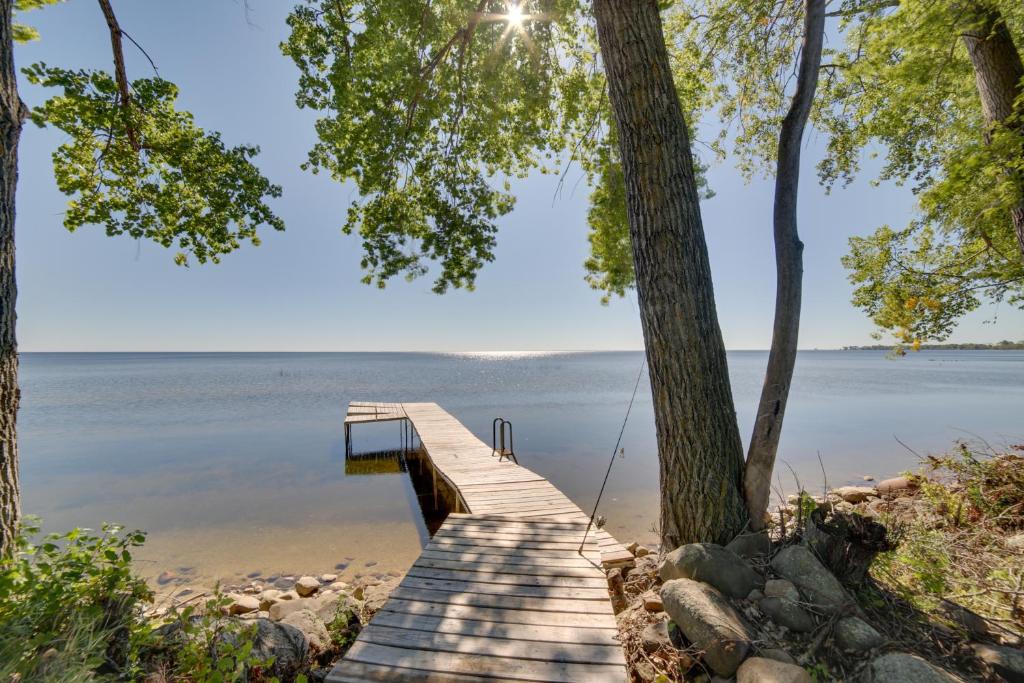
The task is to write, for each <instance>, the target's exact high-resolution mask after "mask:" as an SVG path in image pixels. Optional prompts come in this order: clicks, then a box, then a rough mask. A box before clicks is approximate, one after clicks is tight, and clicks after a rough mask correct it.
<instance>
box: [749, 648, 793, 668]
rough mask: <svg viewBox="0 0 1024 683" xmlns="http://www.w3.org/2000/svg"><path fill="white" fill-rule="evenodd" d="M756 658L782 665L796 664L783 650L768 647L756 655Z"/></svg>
mask: <svg viewBox="0 0 1024 683" xmlns="http://www.w3.org/2000/svg"><path fill="white" fill-rule="evenodd" d="M757 656H758V657H767V658H768V659H774V660H775V661H776V662H782V663H783V664H796V660H795V659H793V657H792V656H791V655H790V654H789V653H788V652H786V651H785V650H783V649H781V648H777V647H768V648H765V649H763V650H761V651H760V652H758V653H757Z"/></svg>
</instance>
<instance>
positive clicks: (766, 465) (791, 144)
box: [743, 0, 825, 529]
mask: <svg viewBox="0 0 1024 683" xmlns="http://www.w3.org/2000/svg"><path fill="white" fill-rule="evenodd" d="M804 10H805V16H804V42H803V48H802V49H801V51H800V52H801V56H800V69H799V72H798V73H797V81H796V91H795V92H794V93H793V100H792V102H790V104H789V111H788V112H787V113H786V118H785V119H783V120H782V129H781V130H780V131H779V150H778V160H777V161H776V167H775V213H774V217H773V218H774V223H775V273H776V275H775V277H776V281H775V326H774V328H773V330H772V347H771V351H769V353H768V369H767V371H766V372H765V375H764V386H763V387H761V400H760V402H759V403H758V406H757V416H756V418H755V420H754V433H753V435H751V437H750V449H749V451H748V452H747V465H746V471H745V474H744V477H743V487H744V493H745V494H746V499H747V508H748V510H749V511H750V523H751V526H752V527H753V528H754V529H761V528H763V527H764V516H765V513H766V511H767V510H768V499H769V498H770V497H771V479H772V470H773V469H774V468H775V454H776V452H777V451H778V449H779V435H780V434H781V432H782V418H783V416H784V415H785V413H786V400H787V399H788V398H789V387H790V384H791V383H792V381H793V368H794V367H795V366H796V347H797V339H798V337H799V334H800V296H801V289H802V286H803V273H804V261H803V253H804V244H803V242H801V241H800V234H799V232H798V231H797V223H796V204H797V190H798V189H799V186H800V143H801V142H802V140H803V136H804V127H805V126H806V125H807V117H808V115H809V114H810V112H811V103H812V102H814V93H815V91H816V90H817V88H818V70H819V68H820V67H821V46H822V41H823V39H824V36H825V0H806V2H805V3H804Z"/></svg>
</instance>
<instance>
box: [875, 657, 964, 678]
mask: <svg viewBox="0 0 1024 683" xmlns="http://www.w3.org/2000/svg"><path fill="white" fill-rule="evenodd" d="M857 680H858V681H859V682H860V683H896V682H897V681H899V683H964V679H962V678H960V677H959V676H954V675H953V674H951V673H949V672H948V671H945V670H943V669H940V668H938V667H937V666H933V665H931V664H929V663H928V662H926V661H925V660H923V659H921V658H920V657H918V656H917V655H912V654H909V653H906V652H892V653H890V654H887V655H882V656H881V657H877V658H875V659H873V660H872V661H871V663H870V664H868V665H867V667H865V669H864V670H863V671H862V672H861V674H860V678H858V679H857Z"/></svg>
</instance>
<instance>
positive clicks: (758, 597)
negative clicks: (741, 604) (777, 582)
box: [747, 588, 764, 602]
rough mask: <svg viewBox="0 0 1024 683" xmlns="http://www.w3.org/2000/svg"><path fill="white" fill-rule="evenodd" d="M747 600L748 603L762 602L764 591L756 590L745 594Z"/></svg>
mask: <svg viewBox="0 0 1024 683" xmlns="http://www.w3.org/2000/svg"><path fill="white" fill-rule="evenodd" d="M747 600H748V601H750V602H761V601H762V600H764V591H763V590H760V589H758V588H755V589H754V590H752V591H750V592H749V593H747Z"/></svg>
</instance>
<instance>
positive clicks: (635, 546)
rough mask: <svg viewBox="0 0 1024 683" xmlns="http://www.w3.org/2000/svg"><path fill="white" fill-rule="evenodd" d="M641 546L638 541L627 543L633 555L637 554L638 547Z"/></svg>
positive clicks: (627, 548) (627, 547)
mask: <svg viewBox="0 0 1024 683" xmlns="http://www.w3.org/2000/svg"><path fill="white" fill-rule="evenodd" d="M639 547H640V544H639V543H637V542H636V541H630V542H629V543H628V544H626V550H628V551H629V552H630V553H631V554H633V555H636V549H637V548H639Z"/></svg>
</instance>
